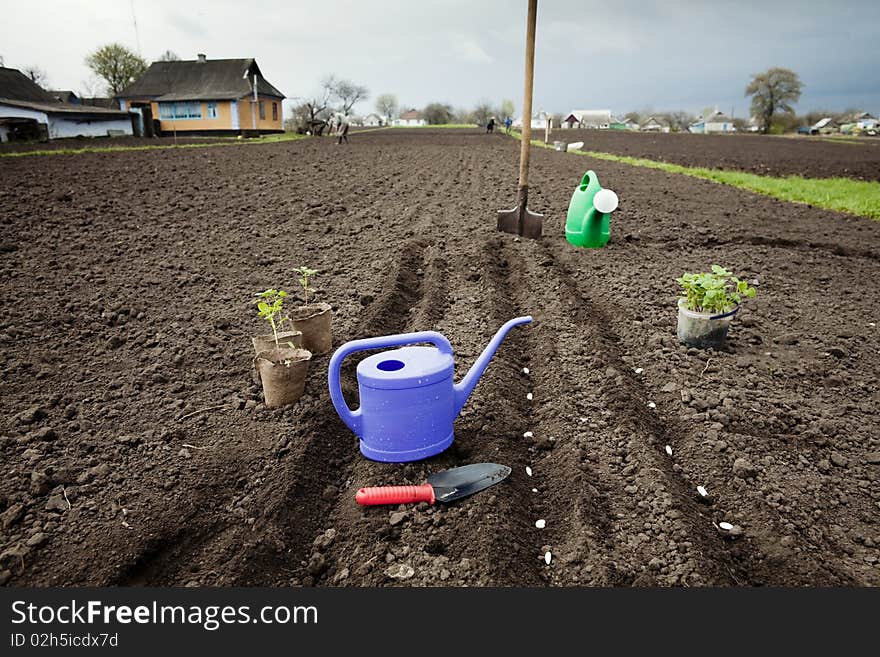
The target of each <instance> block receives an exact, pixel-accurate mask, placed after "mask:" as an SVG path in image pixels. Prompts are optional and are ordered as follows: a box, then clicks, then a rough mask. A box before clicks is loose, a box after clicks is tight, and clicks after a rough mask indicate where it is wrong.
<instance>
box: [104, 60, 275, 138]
mask: <svg viewBox="0 0 880 657" xmlns="http://www.w3.org/2000/svg"><path fill="white" fill-rule="evenodd" d="M117 100H118V101H119V106H120V107H121V108H122V109H126V110H133V111H136V112H138V113H139V114H140V116H141V122H142V125H143V128H144V133H145V134H152V133H153V132H155V131H156V128H157V129H158V130H157V131H158V132H159V133H164V134H170V133H171V132H176V133H178V134H180V133H184V134H218V133H220V134H222V133H231V134H241V133H260V134H264V133H272V132H281V131H282V127H281V120H282V109H281V101H282V100H284V94H283V93H281V92H280V91H278V89H276V88H275V87H274V86H273V85H272V84H271V83H270V82H269V81H268V80H266V78H264V77H263V73H262V71H260V67H259V66H257V62H256V60H255V59H208V58H207V57H205V55H199V56H198V59H194V60H186V61H170V62H153V63H152V64H150V67H149V68H148V69H147V70H146V71H145V72H144V74H143V75H141V77H139V78H138V79H137V80H135V81H134V82H133V83H132V84H130V85H129V86H128V87H126V88H125V89H123V90H122V91H121V92H120V93H119V95H118V96H117Z"/></svg>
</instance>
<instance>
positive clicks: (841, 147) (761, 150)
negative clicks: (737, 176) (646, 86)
mask: <svg viewBox="0 0 880 657" xmlns="http://www.w3.org/2000/svg"><path fill="white" fill-rule="evenodd" d="M537 132H540V135H538V134H536V133H537ZM533 136H535V137H538V138H540V139H543V138H544V133H543V132H541V131H535V134H533ZM554 140H559V141H565V142H569V143H570V142H575V141H582V142H584V147H583V148H584V150H587V151H601V152H605V153H614V154H615V155H629V156H631V157H644V158H648V159H652V160H660V161H662V162H669V163H672V164H682V165H685V166H697V167H707V168H709V169H731V170H735V171H747V172H749V173H756V174H759V175H762V176H792V175H796V176H805V177H807V178H834V177H840V178H854V179H856V180H880V139H871V138H868V137H865V138H862V139H858V140H853V141H847V142H837V143H835V142H833V141H829V140H826V139H824V138H821V137H816V136H813V137H807V136H804V137H776V136H765V135H752V134H737V135H695V134H690V133H666V134H663V133H655V132H620V131H617V130H555V131H553V134H552V135H551V137H550V141H554Z"/></svg>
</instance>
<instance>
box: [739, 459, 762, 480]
mask: <svg viewBox="0 0 880 657" xmlns="http://www.w3.org/2000/svg"><path fill="white" fill-rule="evenodd" d="M733 474H735V475H736V476H737V477H742V478H743V479H751V478H753V477H757V476H758V469H757V468H756V467H755V466H754V465H752V464H751V463H750V462H749V460H748V459H746V458H745V457H743V456H740V457H739V458H737V459H736V460H735V461H734V462H733Z"/></svg>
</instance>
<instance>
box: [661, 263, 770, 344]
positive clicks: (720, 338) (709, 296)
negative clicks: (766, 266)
mask: <svg viewBox="0 0 880 657" xmlns="http://www.w3.org/2000/svg"><path fill="white" fill-rule="evenodd" d="M677 280H678V284H679V285H681V287H682V289H683V290H684V293H685V296H684V297H683V298H681V299H679V300H678V339H679V341H680V342H683V343H684V344H686V345H688V346H690V347H698V348H700V349H705V348H708V347H712V348H714V349H718V348H720V347H721V346H722V345H723V344H724V340H725V339H726V338H727V330H728V329H729V328H730V322H732V321H733V318H734V316H735V315H736V313H737V312H739V308H740V302H741V301H742V300H743V299H744V298H745V299H751V298H754V296H755V288H753V287H749V285H748V283H746V282H745V281H741V280H740V279H738V278H737V277H736V276H734V275H733V274H732V273H731V272H729V271H727V270H726V269H724V267H720V266H718V265H712V271H711V272H704V273H700V274H684V275H683V276H682V277H681V278H679V279H677Z"/></svg>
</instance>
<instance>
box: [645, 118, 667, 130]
mask: <svg viewBox="0 0 880 657" xmlns="http://www.w3.org/2000/svg"><path fill="white" fill-rule="evenodd" d="M641 130H642V131H644V132H669V126H668V125H667V123H666V121H664V120H662V119H658V118H657V117H655V116H649V117H648V118H647V119H645V121H644V123H642V125H641Z"/></svg>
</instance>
